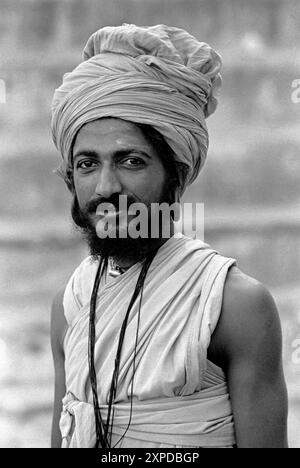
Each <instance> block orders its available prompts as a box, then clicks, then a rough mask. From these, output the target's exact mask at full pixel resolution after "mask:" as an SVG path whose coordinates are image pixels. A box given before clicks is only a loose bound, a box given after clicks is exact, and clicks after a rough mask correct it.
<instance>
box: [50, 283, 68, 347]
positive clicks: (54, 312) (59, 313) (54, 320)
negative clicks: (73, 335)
mask: <svg viewBox="0 0 300 468" xmlns="http://www.w3.org/2000/svg"><path fill="white" fill-rule="evenodd" d="M63 297H64V290H61V291H59V292H58V293H57V294H56V296H55V297H54V299H53V302H52V308H51V345H52V350H53V354H55V353H60V352H61V353H62V350H63V341H64V337H65V333H66V331H67V328H68V324H67V321H66V318H65V314H64V307H63Z"/></svg>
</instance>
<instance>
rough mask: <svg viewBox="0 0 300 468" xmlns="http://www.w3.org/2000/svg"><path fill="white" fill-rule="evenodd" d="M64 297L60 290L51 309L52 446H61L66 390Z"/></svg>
mask: <svg viewBox="0 0 300 468" xmlns="http://www.w3.org/2000/svg"><path fill="white" fill-rule="evenodd" d="M62 299H63V292H60V293H59V294H57V296H56V297H55V299H54V301H53V305H52V311H51V348H52V354H53V362H54V371H55V391H54V407H53V420H52V435H51V447H52V448H59V447H61V434H60V429H59V419H60V413H61V410H62V398H63V397H64V395H65V391H66V388H65V369H64V351H63V339H64V336H65V332H66V329H67V322H66V319H65V316H64V311H63V305H62Z"/></svg>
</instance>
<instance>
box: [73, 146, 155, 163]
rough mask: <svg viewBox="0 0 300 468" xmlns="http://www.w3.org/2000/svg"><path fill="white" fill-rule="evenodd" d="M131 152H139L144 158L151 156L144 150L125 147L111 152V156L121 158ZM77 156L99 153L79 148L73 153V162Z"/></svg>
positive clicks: (96, 156)
mask: <svg viewBox="0 0 300 468" xmlns="http://www.w3.org/2000/svg"><path fill="white" fill-rule="evenodd" d="M132 153H137V154H140V155H141V156H145V157H146V158H148V159H151V156H150V155H149V154H148V153H146V152H145V151H143V150H140V149H138V148H126V149H122V150H117V151H115V152H114V153H113V154H112V156H113V158H121V157H124V156H128V155H129V154H132ZM79 156H88V157H92V158H99V156H100V153H98V152H97V151H94V150H89V149H80V150H78V151H77V152H76V153H75V154H74V156H73V161H74V162H75V160H76V158H78V157H79Z"/></svg>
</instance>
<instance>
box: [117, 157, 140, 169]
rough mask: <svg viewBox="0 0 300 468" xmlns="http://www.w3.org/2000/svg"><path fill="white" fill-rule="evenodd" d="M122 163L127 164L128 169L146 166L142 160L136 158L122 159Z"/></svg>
mask: <svg viewBox="0 0 300 468" xmlns="http://www.w3.org/2000/svg"><path fill="white" fill-rule="evenodd" d="M122 163H124V164H125V165H126V164H127V165H128V166H129V167H142V166H145V165H146V163H145V161H144V160H143V159H141V158H136V157H131V158H126V159H123V161H122Z"/></svg>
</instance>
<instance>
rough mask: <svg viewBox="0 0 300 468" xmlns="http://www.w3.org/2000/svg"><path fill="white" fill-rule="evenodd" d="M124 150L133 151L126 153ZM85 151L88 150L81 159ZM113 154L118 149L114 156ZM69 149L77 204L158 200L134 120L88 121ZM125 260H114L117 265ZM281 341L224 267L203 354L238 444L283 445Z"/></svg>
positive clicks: (59, 384)
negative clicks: (121, 198) (221, 386)
mask: <svg viewBox="0 0 300 468" xmlns="http://www.w3.org/2000/svg"><path fill="white" fill-rule="evenodd" d="M128 149H130V150H133V149H134V152H133V151H130V152H129V153H128ZM87 150H89V151H92V152H93V155H92V156H91V155H89V156H87ZM119 151H123V156H122V158H120V153H118V152H119ZM125 151H127V154H125ZM144 153H145V154H144ZM73 154H74V184H75V190H76V194H77V197H78V201H79V204H80V206H81V207H84V205H85V204H86V203H87V202H88V201H90V200H92V199H95V198H96V199H97V197H99V195H100V196H103V197H106V198H109V196H111V195H112V194H113V193H119V194H132V195H134V196H135V197H137V198H139V199H142V200H144V201H145V202H147V201H158V200H159V196H160V194H161V193H162V188H163V185H164V182H165V176H166V174H165V171H164V168H163V166H162V164H161V162H160V159H159V156H158V155H157V154H156V152H155V150H154V149H153V147H152V145H151V144H150V143H149V142H147V141H146V140H145V139H144V137H143V135H142V133H141V131H140V130H139V129H138V128H137V127H136V126H135V125H133V124H131V123H128V122H124V121H121V120H118V119H102V120H99V121H96V122H91V123H89V124H87V125H85V126H84V127H83V128H82V129H81V130H80V132H79V133H78V135H77V139H76V142H75V145H74V152H73ZM146 155H147V156H146ZM138 161H140V162H138ZM94 222H95V223H96V222H97V218H96V217H95V218H94ZM171 235H172V234H171ZM165 241H166V239H161V240H160V242H161V243H163V242H165ZM122 261H123V263H122ZM132 263H134V261H132V260H131V262H128V259H122V258H120V259H119V264H120V265H122V266H124V267H129V266H131V264H132ZM62 297H63V292H60V293H59V294H58V295H57V296H56V298H55V300H54V302H53V307H52V319H51V344H52V352H53V359H54V367H55V402H54V412H53V424H52V447H60V446H61V436H60V432H59V426H58V423H59V417H60V412H61V409H62V407H61V400H62V398H63V396H64V394H65V390H66V389H65V372H64V352H63V339H64V336H65V333H66V330H67V323H66V320H65V317H64V312H63V306H62ZM281 341H282V338H281V328H280V321H279V317H278V312H277V309H276V305H275V303H274V300H273V298H272V296H271V295H270V293H269V291H268V290H267V289H266V288H265V287H264V286H263V285H262V284H261V283H259V282H258V281H256V280H255V279H253V278H251V277H249V276H247V275H245V274H244V273H242V272H241V271H240V270H239V269H238V268H237V267H235V266H234V267H232V268H231V269H230V270H229V273H228V275H227V279H226V283H225V288H224V295H223V305H222V312H221V316H220V320H219V322H218V325H217V327H216V330H215V331H214V333H213V335H212V339H211V343H210V346H209V350H208V359H210V360H211V361H212V362H213V363H215V364H216V365H218V366H219V367H221V368H222V369H223V370H224V372H225V374H226V378H227V382H228V388H229V393H230V398H231V402H232V409H233V416H234V422H235V429H236V440H237V446H238V447H239V448H244V447H247V448H253V447H264V448H267V447H268V448H272V447H273V448H275V447H276V448H282V447H287V429H286V426H287V392H286V386H285V381H284V376H283V369H282V359H281V355H282V343H281Z"/></svg>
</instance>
